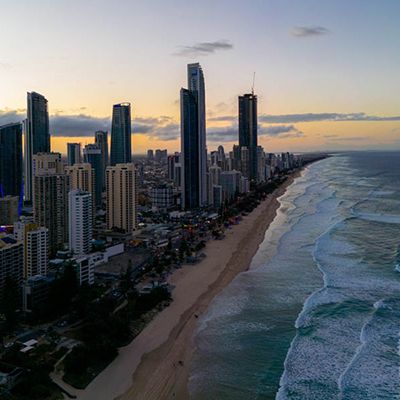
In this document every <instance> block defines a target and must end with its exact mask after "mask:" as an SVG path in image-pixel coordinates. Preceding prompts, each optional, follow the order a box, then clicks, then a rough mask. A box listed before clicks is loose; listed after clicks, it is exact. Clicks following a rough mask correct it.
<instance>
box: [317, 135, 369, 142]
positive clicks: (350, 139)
mask: <svg viewBox="0 0 400 400" xmlns="http://www.w3.org/2000/svg"><path fill="white" fill-rule="evenodd" d="M324 137H325V138H328V141H332V142H357V141H363V140H368V139H371V137H370V136H339V135H326V136H324Z"/></svg>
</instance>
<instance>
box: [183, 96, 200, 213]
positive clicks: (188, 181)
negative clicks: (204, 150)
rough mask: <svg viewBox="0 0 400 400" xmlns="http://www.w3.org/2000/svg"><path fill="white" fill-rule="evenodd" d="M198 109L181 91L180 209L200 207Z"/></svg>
mask: <svg viewBox="0 0 400 400" xmlns="http://www.w3.org/2000/svg"><path fill="white" fill-rule="evenodd" d="M197 115H198V107H197V102H196V98H195V97H194V95H193V93H192V92H191V91H190V90H188V89H181V158H182V160H181V163H182V164H183V167H182V169H181V174H182V207H183V208H184V209H186V210H189V209H192V208H197V207H200V204H201V203H200V159H199V155H200V151H199V125H198V117H197Z"/></svg>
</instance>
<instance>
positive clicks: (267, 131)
mask: <svg viewBox="0 0 400 400" xmlns="http://www.w3.org/2000/svg"><path fill="white" fill-rule="evenodd" d="M238 135H239V134H238V127H237V125H231V126H229V127H218V128H212V127H211V128H209V129H207V140H209V141H210V142H234V141H237V140H238ZM258 136H259V137H261V136H266V137H274V138H279V139H289V138H294V137H302V136H304V134H303V132H301V131H299V130H298V129H297V128H296V127H295V126H294V125H270V126H265V125H259V126H258Z"/></svg>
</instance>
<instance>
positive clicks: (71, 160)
mask: <svg viewBox="0 0 400 400" xmlns="http://www.w3.org/2000/svg"><path fill="white" fill-rule="evenodd" d="M67 158H68V165H74V164H79V163H81V162H82V156H81V144H80V143H67Z"/></svg>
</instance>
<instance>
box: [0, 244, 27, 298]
mask: <svg viewBox="0 0 400 400" xmlns="http://www.w3.org/2000/svg"><path fill="white" fill-rule="evenodd" d="M23 268H24V244H23V242H19V241H17V240H15V239H14V238H13V237H11V236H0V304H1V300H2V298H3V295H4V287H5V284H6V280H7V278H11V279H13V281H14V282H15V283H16V284H17V285H18V287H19V286H20V285H21V283H22V275H23Z"/></svg>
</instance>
